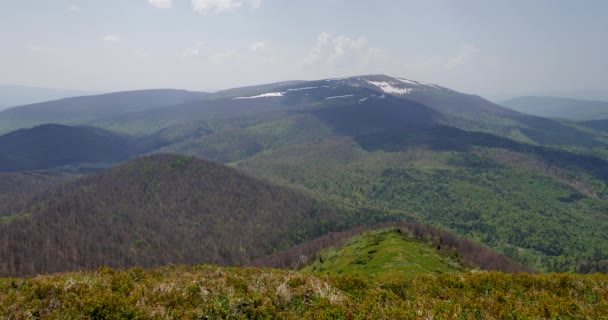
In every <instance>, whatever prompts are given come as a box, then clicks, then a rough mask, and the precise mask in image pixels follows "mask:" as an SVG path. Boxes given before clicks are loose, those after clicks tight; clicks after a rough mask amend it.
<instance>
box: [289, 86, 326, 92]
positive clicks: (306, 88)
mask: <svg viewBox="0 0 608 320" xmlns="http://www.w3.org/2000/svg"><path fill="white" fill-rule="evenodd" d="M318 88H319V87H304V88H293V89H287V92H291V91H301V90H312V89H318Z"/></svg>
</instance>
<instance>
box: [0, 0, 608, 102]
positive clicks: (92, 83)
mask: <svg viewBox="0 0 608 320" xmlns="http://www.w3.org/2000/svg"><path fill="white" fill-rule="evenodd" d="M607 11H608V2H606V1H601V0H589V1H585V2H575V1H562V0H556V1H551V0H539V1H526V0H512V1H506V0H505V1H491V2H490V1H476V0H462V1H457V2H456V1H449V0H432V1H405V0H403V1H402V0H399V1H397V0H377V1H373V2H372V1H363V0H352V1H346V0H309V1H279V0H129V1H124V0H106V1H90V0H89V1H87V0H53V1H39V0H4V1H2V2H1V3H0V38H1V39H2V50H0V70H2V72H1V73H0V85H14V84H18V85H28V86H38V87H54V88H65V89H73V90H92V91H103V92H108V91H120V90H132V89H144V88H180V89H190V90H201V91H212V90H218V89H223V88H231V87H238V86H245V85H253V84H260V83H267V82H275V81H283V80H295V79H302V80H306V79H319V78H332V77H340V76H350V75H358V74H370V73H373V74H376V73H383V74H388V75H393V76H400V77H405V78H408V79H414V80H420V81H425V82H431V83H437V84H440V85H442V86H445V87H449V88H452V89H455V90H459V91H462V92H467V93H475V94H480V95H483V96H487V97H501V96H504V97H507V96H515V95H523V94H528V93H538V92H557V93H560V92H561V93H562V95H566V93H567V92H573V93H574V92H596V93H597V92H600V93H606V92H608V81H606V75H607V74H608V60H607V59H606V57H607V56H608V42H606V41H604V40H603V39H604V38H605V36H606V34H608V19H605V13H606V12H607ZM606 96H608V94H606ZM590 98H594V97H590Z"/></svg>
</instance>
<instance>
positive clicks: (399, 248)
mask: <svg viewBox="0 0 608 320" xmlns="http://www.w3.org/2000/svg"><path fill="white" fill-rule="evenodd" d="M465 270H467V267H466V266H464V265H463V264H462V263H461V262H460V261H458V260H457V259H455V258H454V257H450V256H447V255H443V254H441V253H440V252H439V251H437V250H436V249H435V247H433V246H432V245H429V244H427V243H423V242H420V241H416V240H413V239H411V238H409V239H408V237H404V236H403V235H402V234H400V233H398V232H396V231H392V230H380V231H375V232H367V233H365V234H364V235H362V236H359V237H354V238H352V239H350V240H349V241H348V242H347V243H345V244H344V245H342V246H340V247H337V248H329V249H325V250H324V251H323V252H321V253H320V254H319V256H318V259H316V260H315V262H314V263H313V264H312V265H311V266H309V267H307V268H305V269H304V271H305V272H312V273H315V274H333V275H339V274H343V275H349V274H356V275H362V276H367V277H370V278H372V279H375V280H378V281H383V280H387V279H398V278H408V277H414V276H416V275H419V274H429V273H430V274H432V273H458V272H463V271H465Z"/></svg>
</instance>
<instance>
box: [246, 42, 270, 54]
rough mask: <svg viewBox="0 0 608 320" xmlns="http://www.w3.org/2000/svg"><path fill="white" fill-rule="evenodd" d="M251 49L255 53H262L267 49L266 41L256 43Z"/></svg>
mask: <svg viewBox="0 0 608 320" xmlns="http://www.w3.org/2000/svg"><path fill="white" fill-rule="evenodd" d="M249 49H250V50H251V51H253V52H261V51H264V49H266V43H265V42H264V41H260V42H256V43H254V44H252V45H251V46H250V47H249Z"/></svg>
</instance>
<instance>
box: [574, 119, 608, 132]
mask: <svg viewBox="0 0 608 320" xmlns="http://www.w3.org/2000/svg"><path fill="white" fill-rule="evenodd" d="M578 124H580V125H582V126H585V127H588V128H591V129H594V130H597V131H604V132H608V119H606V120H589V121H581V122H578Z"/></svg>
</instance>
